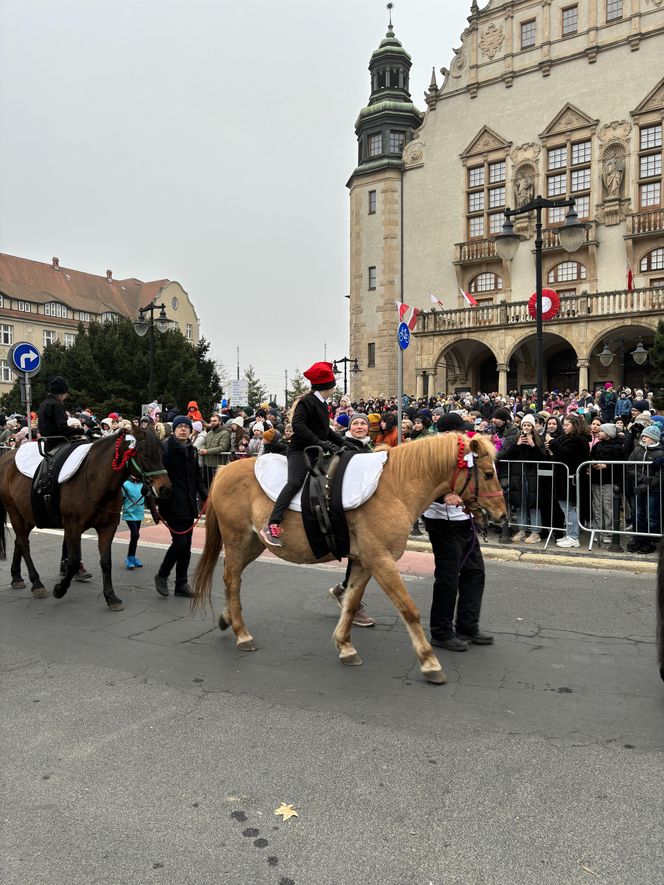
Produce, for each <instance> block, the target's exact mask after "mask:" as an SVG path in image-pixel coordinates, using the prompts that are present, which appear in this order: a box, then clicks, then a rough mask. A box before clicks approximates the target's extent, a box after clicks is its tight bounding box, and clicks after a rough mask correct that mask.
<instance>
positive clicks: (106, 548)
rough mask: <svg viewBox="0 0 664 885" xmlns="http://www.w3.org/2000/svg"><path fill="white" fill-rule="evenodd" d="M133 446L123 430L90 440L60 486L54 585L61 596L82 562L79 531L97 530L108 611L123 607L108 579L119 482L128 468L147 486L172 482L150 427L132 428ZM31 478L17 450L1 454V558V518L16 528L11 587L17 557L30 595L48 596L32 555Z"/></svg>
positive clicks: (16, 581)
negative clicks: (59, 563)
mask: <svg viewBox="0 0 664 885" xmlns="http://www.w3.org/2000/svg"><path fill="white" fill-rule="evenodd" d="M132 433H133V435H134V438H135V439H136V444H135V448H133V449H132V448H131V444H130V442H131V441H130V439H127V432H126V431H125V430H121V431H120V432H119V433H114V434H111V435H110V436H106V437H103V438H102V439H100V440H97V441H96V442H94V443H92V444H91V450H90V452H89V453H88V455H87V456H86V458H85V460H84V461H83V464H82V466H81V467H80V468H79V470H78V471H77V472H76V473H75V474H74V476H73V477H72V478H71V479H70V480H68V481H67V482H65V483H63V484H62V485H61V486H60V512H61V514H62V524H63V526H64V530H65V541H66V542H67V551H68V554H69V556H68V561H67V573H66V575H64V577H63V578H62V580H61V581H60V582H59V583H58V584H56V585H55V587H54V588H53V595H54V596H55V597H56V598H57V599H61V598H62V597H63V596H64V595H65V593H66V592H67V590H68V589H69V585H70V584H71V580H72V578H73V577H74V575H75V574H77V573H78V569H79V566H80V564H81V535H82V534H83V532H84V531H85V530H86V529H91V528H92V529H95V531H96V532H97V537H98V545H99V561H100V563H101V570H102V575H103V586H104V598H105V599H106V602H107V604H108V607H109V608H110V609H111V611H122V610H123V605H122V600H121V599H120V598H119V597H118V596H116V595H115V591H114V590H113V584H112V581H111V543H112V541H113V536H114V535H115V530H116V528H117V526H118V523H119V521H120V513H121V512H122V483H123V482H124V481H125V480H126V479H127V477H128V476H129V474H130V473H133V474H135V475H137V476H140V477H141V478H142V479H143V482H144V486H145V488H146V491H148V490H149V491H152V489H154V491H156V493H157V494H158V495H159V496H160V497H167V496H168V495H170V491H171V483H170V480H169V479H168V475H167V474H166V471H165V469H164V462H163V460H162V457H161V443H160V441H159V437H158V436H157V435H156V434H155V433H154V432H153V431H151V430H147V431H144V430H133V431H132ZM31 490H32V480H31V479H29V478H28V477H27V476H23V474H22V473H19V471H18V470H17V469H16V462H15V453H14V452H7V453H6V454H5V455H3V456H2V457H1V458H0V559H5V558H6V555H7V554H6V542H5V521H6V518H7V515H8V514H9V518H10V520H11V524H12V528H13V529H14V534H15V541H14V556H13V559H12V566H11V573H12V588H14V589H22V588H23V587H25V582H24V581H23V578H22V577H21V557H22V558H23V559H24V560H25V563H26V565H27V567H28V575H29V577H30V581H31V583H32V593H33V596H35V597H38V598H41V597H44V596H48V591H47V590H46V589H45V587H44V585H43V584H42V582H41V579H40V577H39V574H38V573H37V569H36V568H35V565H34V563H33V561H32V556H31V554H30V539H29V536H30V532H31V531H32V529H33V528H34V527H35V518H34V516H33V513H32V503H31Z"/></svg>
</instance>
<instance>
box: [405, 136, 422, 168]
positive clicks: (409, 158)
mask: <svg viewBox="0 0 664 885" xmlns="http://www.w3.org/2000/svg"><path fill="white" fill-rule="evenodd" d="M403 163H404V166H405V167H406V168H407V169H413V168H414V167H415V166H423V165H424V142H423V141H422V139H421V138H416V139H415V140H414V141H409V142H408V144H407V145H406V147H405V148H404V149H403Z"/></svg>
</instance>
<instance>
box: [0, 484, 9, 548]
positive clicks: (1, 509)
mask: <svg viewBox="0 0 664 885" xmlns="http://www.w3.org/2000/svg"><path fill="white" fill-rule="evenodd" d="M6 522H7V508H6V507H5V502H4V501H3V500H2V498H0V559H7V539H6V537H5V523H6Z"/></svg>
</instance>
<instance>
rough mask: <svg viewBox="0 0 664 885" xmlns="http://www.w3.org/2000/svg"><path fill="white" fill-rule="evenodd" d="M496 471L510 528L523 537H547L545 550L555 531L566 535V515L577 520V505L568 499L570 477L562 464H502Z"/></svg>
mask: <svg viewBox="0 0 664 885" xmlns="http://www.w3.org/2000/svg"><path fill="white" fill-rule="evenodd" d="M496 467H497V470H498V477H499V479H500V484H501V486H502V488H503V494H504V496H505V505H506V507H507V513H508V523H509V525H510V526H511V527H512V528H517V529H518V530H519V531H522V532H525V533H526V535H528V534H532V533H536V534H539V535H540V536H541V535H543V534H546V538H545V539H543V540H544V548H545V549H546V548H547V547H548V545H549V542H550V541H551V538H552V537H553V533H554V531H560V532H563V531H564V532H565V534H567V521H568V515H569V517H571V518H572V519H575V518H576V507H575V504H576V502H575V500H574V498H573V497H570V473H569V470H568V469H567V466H566V465H565V464H562V463H560V462H559V461H516V460H509V461H508V460H505V461H499V462H498V464H497V465H496ZM529 500H532V503H533V506H532V507H531V506H530V505H529V503H528V502H529Z"/></svg>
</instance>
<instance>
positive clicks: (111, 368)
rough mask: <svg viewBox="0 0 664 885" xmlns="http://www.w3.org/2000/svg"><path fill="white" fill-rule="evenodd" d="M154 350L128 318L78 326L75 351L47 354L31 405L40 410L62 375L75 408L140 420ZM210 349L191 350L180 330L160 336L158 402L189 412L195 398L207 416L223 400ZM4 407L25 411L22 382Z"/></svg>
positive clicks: (55, 349) (55, 347)
mask: <svg viewBox="0 0 664 885" xmlns="http://www.w3.org/2000/svg"><path fill="white" fill-rule="evenodd" d="M149 348H150V342H149V336H148V335H146V336H144V337H143V338H139V337H138V336H137V335H136V333H135V332H134V328H133V325H132V323H131V322H130V321H129V320H127V319H118V320H116V321H114V322H110V323H95V322H92V323H90V325H89V326H88V328H87V329H85V327H84V326H83V325H82V324H79V327H78V334H77V336H76V339H75V341H74V343H73V345H72V346H71V347H65V346H64V345H63V344H61V343H60V342H54V343H53V344H49V345H48V346H47V347H46V348H45V349H44V352H43V364H42V369H41V371H40V373H39V374H38V375H36V376H35V377H34V378H33V379H32V400H33V402H34V403H35V404H36V405H38V404H39V403H40V402H41V401H42V399H44V397H45V396H46V393H47V391H48V382H49V381H50V379H51V378H53V376H54V375H62V376H63V377H64V378H66V380H67V382H68V383H69V388H70V393H69V401H68V402H69V403H71V408H72V409H77V408H85V407H88V408H90V409H91V410H92V411H93V413H94V414H95V415H97V416H104V415H107V414H108V413H109V412H112V411H117V412H120V413H121V414H122V415H125V416H128V417H131V416H133V415H140V408H141V404H142V403H147V402H148V378H149V366H150V357H149V354H150V349H149ZM209 350H210V344H209V342H207V341H206V340H205V339H204V338H202V339H201V340H200V341H199V342H198V344H197V345H195V346H192V345H191V343H190V342H189V341H187V339H186V338H185V337H184V336H183V335H182V333H181V332H180V331H179V330H169V331H168V332H164V333H162V334H160V333H159V332H155V336H154V381H155V383H154V389H155V395H156V397H157V400H158V401H160V402H162V403H163V404H165V403H166V402H169V403H170V402H173V403H175V404H176V405H177V406H178V407H179V408H180V409H181V410H182V411H186V407H187V403H188V402H189V401H190V400H192V399H193V400H196V402H197V403H198V405H199V408H200V409H201V411H202V412H203V414H208V415H209V414H210V411H211V409H212V405H213V403H214V402H217V401H218V399H219V395H220V385H219V376H218V374H217V370H216V367H215V363H214V360H212V359H211V358H210V357H209V356H208V353H209ZM2 406H3V408H4V410H5V412H7V413H9V412H20V411H21V399H20V391H19V386H18V382H16V384H15V385H14V387H13V388H12V390H11V391H10V392H9V393H8V394H6V395H5V396H4V397H3V401H2Z"/></svg>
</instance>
